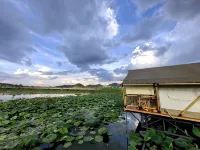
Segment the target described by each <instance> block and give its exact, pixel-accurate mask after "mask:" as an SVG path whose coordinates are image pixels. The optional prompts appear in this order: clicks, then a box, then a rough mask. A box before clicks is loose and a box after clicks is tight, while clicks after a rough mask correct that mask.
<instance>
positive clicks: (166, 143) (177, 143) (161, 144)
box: [127, 129, 198, 150]
mask: <svg viewBox="0 0 200 150" xmlns="http://www.w3.org/2000/svg"><path fill="white" fill-rule="evenodd" d="M193 130H194V131H198V130H196V129H193ZM194 131H193V132H194ZM197 133H198V132H197ZM127 136H128V137H129V139H130V142H129V149H131V150H132V149H136V148H137V147H138V146H140V145H141V143H142V142H146V146H147V147H148V148H149V149H150V150H154V149H164V150H173V149H185V150H188V149H189V150H197V149H198V146H197V145H196V144H195V143H193V141H192V140H191V139H187V138H180V137H179V138H176V139H173V138H171V137H169V136H166V135H165V134H163V133H161V132H157V133H156V132H155V130H154V129H149V130H146V131H139V134H138V133H135V132H134V131H132V132H130V133H129V134H128V135H127ZM141 137H142V138H141Z"/></svg>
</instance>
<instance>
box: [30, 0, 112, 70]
mask: <svg viewBox="0 0 200 150" xmlns="http://www.w3.org/2000/svg"><path fill="white" fill-rule="evenodd" d="M26 2H27V5H28V6H29V10H30V11H31V12H32V13H34V14H35V15H36V16H37V17H38V18H39V23H40V24H41V26H40V28H35V29H36V30H35V31H37V32H38V33H40V34H43V33H45V34H51V33H53V32H58V33H60V34H62V35H63V36H64V38H65V42H64V44H63V45H62V46H59V48H58V51H59V52H62V53H63V54H64V55H65V56H66V58H67V59H68V60H69V62H70V63H72V64H74V65H76V66H77V67H79V68H81V69H89V65H91V64H103V63H104V62H106V60H107V59H109V56H108V54H107V52H106V50H107V49H108V46H107V45H109V42H108V41H109V39H107V38H108V36H109V35H108V31H107V26H108V24H109V22H108V21H107V19H106V18H105V16H104V15H105V14H103V13H104V12H105V11H106V9H107V8H104V7H105V5H106V4H107V3H108V2H109V1H98V0H92V1H91V0H84V1H80V0H66V1H65V0H59V1H55V0H42V1H26Z"/></svg>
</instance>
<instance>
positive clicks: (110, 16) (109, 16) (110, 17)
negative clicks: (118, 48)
mask: <svg viewBox="0 0 200 150" xmlns="http://www.w3.org/2000/svg"><path fill="white" fill-rule="evenodd" d="M105 17H106V20H107V21H108V26H107V31H108V37H109V38H110V39H112V38H113V37H114V36H116V35H117V34H118V30H119V24H118V23H117V20H116V15H115V13H114V10H113V9H111V8H110V7H109V8H107V10H106V15H105Z"/></svg>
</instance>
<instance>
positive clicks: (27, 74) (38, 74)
mask: <svg viewBox="0 0 200 150" xmlns="http://www.w3.org/2000/svg"><path fill="white" fill-rule="evenodd" d="M13 74H14V75H18V76H20V75H21V76H24V77H29V78H35V79H47V80H52V79H55V78H57V76H56V75H43V74H42V72H37V71H35V72H31V71H29V70H28V69H24V70H23V69H17V71H15V72H14V73H13Z"/></svg>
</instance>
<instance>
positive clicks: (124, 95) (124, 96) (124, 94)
mask: <svg viewBox="0 0 200 150" xmlns="http://www.w3.org/2000/svg"><path fill="white" fill-rule="evenodd" d="M123 99H124V106H126V93H125V88H124V87H123Z"/></svg>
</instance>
